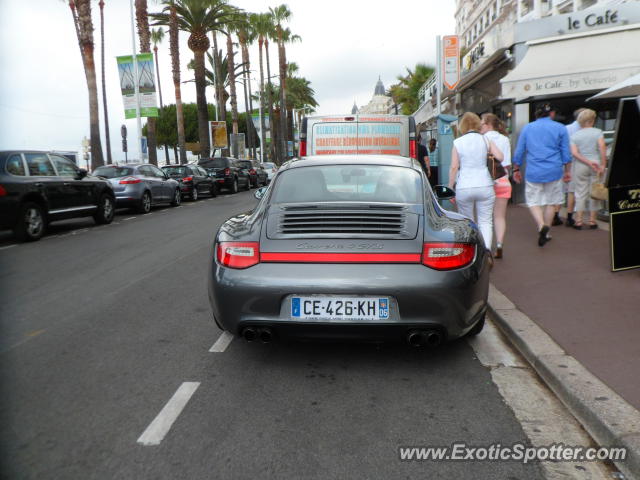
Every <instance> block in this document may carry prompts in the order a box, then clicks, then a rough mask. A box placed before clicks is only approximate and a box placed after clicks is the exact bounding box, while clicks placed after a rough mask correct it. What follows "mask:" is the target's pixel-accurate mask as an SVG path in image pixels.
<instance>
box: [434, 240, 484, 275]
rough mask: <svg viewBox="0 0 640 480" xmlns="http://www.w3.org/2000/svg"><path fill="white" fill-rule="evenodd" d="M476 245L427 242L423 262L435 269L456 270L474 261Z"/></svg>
mask: <svg viewBox="0 0 640 480" xmlns="http://www.w3.org/2000/svg"><path fill="white" fill-rule="evenodd" d="M475 256H476V246H475V245H473V244H470V243H425V244H424V245H423V247H422V264H423V265H426V266H427V267H430V268H433V269H435V270H454V269H456V268H462V267H466V266H467V265H469V264H470V263H471V262H473V259H474V258H475Z"/></svg>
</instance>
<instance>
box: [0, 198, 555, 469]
mask: <svg viewBox="0 0 640 480" xmlns="http://www.w3.org/2000/svg"><path fill="white" fill-rule="evenodd" d="M252 193H253V192H243V193H240V194H237V195H234V196H223V197H218V198H215V199H207V200H202V201H199V202H196V203H185V204H184V205H183V206H181V207H179V208H162V209H155V210H154V211H153V213H152V214H150V215H133V214H131V213H129V212H126V211H125V212H120V213H119V215H118V216H117V217H116V220H115V223H114V224H112V225H108V226H102V227H96V226H94V225H93V222H92V220H74V221H68V222H64V223H63V224H59V225H58V226H55V227H54V228H53V229H52V233H51V234H50V235H48V236H47V237H45V238H44V239H43V240H41V241H40V242H36V243H31V244H20V245H14V242H13V240H12V239H11V237H10V236H8V235H4V234H2V235H0V296H1V298H0V327H1V329H2V331H1V333H2V335H1V339H0V352H1V380H2V383H1V385H2V391H1V395H2V397H1V398H0V400H1V407H0V408H1V418H0V421H1V426H0V428H1V444H0V447H1V451H2V458H0V465H1V467H0V468H1V469H2V470H1V472H2V476H3V478H25V479H30V478H33V479H42V478H60V479H92V478H96V479H114V478H119V479H129V478H131V479H178V478H185V479H205V478H206V479H210V478H233V479H242V478H252V479H253V478H292V479H301V478H318V479H327V478H340V479H346V478H349V479H352V478H353V479H355V478H380V479H394V478H429V479H438V478H446V479H451V478H455V479H479V478H495V479H523V480H524V479H527V480H528V479H536V478H542V477H541V472H540V469H539V466H537V465H535V464H529V465H521V464H519V463H516V462H501V463H496V462H440V463H437V462H406V461H405V462H401V461H400V460H399V456H398V448H399V447H401V446H447V445H449V444H451V443H453V442H456V441H464V442H466V443H467V444H469V445H487V446H488V445H489V444H491V443H494V442H499V443H501V444H502V445H509V444H512V443H514V442H520V441H522V442H526V441H527V438H526V436H525V434H524V433H523V429H522V427H521V425H520V424H519V423H518V420H516V417H515V416H514V414H513V412H512V410H511V409H510V407H509V406H508V405H507V404H506V403H505V402H504V400H503V398H502V397H501V395H500V393H499V391H498V388H497V387H496V385H495V384H494V383H493V382H492V379H491V374H490V371H489V369H488V368H486V367H485V366H483V365H482V364H481V363H480V362H479V361H478V360H477V358H476V355H475V354H474V351H473V350H472V349H471V347H470V346H469V345H468V344H467V343H466V342H465V341H457V342H454V343H451V344H448V345H445V346H443V347H440V348H438V349H436V350H432V351H428V350H413V349H410V348H408V347H407V346H404V345H383V346H376V345H366V344H365V345H359V344H358V345H353V344H300V343H292V344H277V343H276V344H269V345H263V344H247V343H245V342H244V341H241V340H239V339H234V340H233V341H232V342H231V343H230V344H229V345H228V346H227V347H226V349H225V348H224V347H225V346H226V345H225V344H224V343H223V342H224V338H223V340H220V341H219V342H218V343H216V342H217V341H218V339H219V338H220V335H221V332H220V330H218V328H217V327H216V326H215V324H214V323H213V321H212V319H211V315H210V310H209V304H208V300H207V294H206V271H207V263H208V261H209V256H210V255H211V247H212V242H213V235H214V232H215V231H216V229H217V227H218V226H219V225H220V223H221V222H223V221H224V220H225V219H226V218H227V217H229V216H230V215H232V214H235V213H238V212H241V211H245V210H248V209H250V208H252V207H253V205H255V202H256V201H255V200H254V198H253V195H252ZM214 344H216V345H217V350H223V351H220V352H211V351H210V350H211V349H212V346H213V345H214ZM170 399H173V400H172V401H170ZM180 400H182V403H180ZM160 412H163V413H162V414H161V417H162V418H163V419H164V423H162V422H160V423H157V422H155V423H154V419H156V416H158V415H159V414H160ZM171 413H173V414H174V415H173V416H171ZM168 419H173V420H175V421H174V423H172V424H170V420H168ZM168 423H169V424H170V425H168ZM169 426H170V428H168V427H169ZM145 443H146V444H145ZM149 443H151V444H149Z"/></svg>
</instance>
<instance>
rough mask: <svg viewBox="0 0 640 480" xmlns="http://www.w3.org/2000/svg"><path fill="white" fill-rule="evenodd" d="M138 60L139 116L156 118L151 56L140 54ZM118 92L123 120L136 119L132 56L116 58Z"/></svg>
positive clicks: (156, 110)
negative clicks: (119, 91)
mask: <svg viewBox="0 0 640 480" xmlns="http://www.w3.org/2000/svg"><path fill="white" fill-rule="evenodd" d="M136 57H137V58H138V89H139V92H140V94H139V96H140V116H141V117H157V116H158V104H157V102H156V83H155V76H154V69H153V68H154V67H153V54H152V53H140V54H138V55H136ZM116 61H117V62H118V74H119V76H120V90H121V91H122V99H123V101H124V114H125V118H136V94H135V84H134V78H135V73H134V68H133V55H124V56H121V57H116Z"/></svg>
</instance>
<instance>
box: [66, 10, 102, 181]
mask: <svg viewBox="0 0 640 480" xmlns="http://www.w3.org/2000/svg"><path fill="white" fill-rule="evenodd" d="M69 8H70V9H71V15H72V16H73V24H74V26H75V29H76V37H77V38H78V45H79V46H80V54H81V56H82V65H83V66H84V74H85V78H86V80H87V89H88V91H89V132H90V137H91V170H94V169H96V168H98V167H99V166H101V165H103V164H104V157H103V155H102V142H101V140H100V112H99V110H98V84H97V80H96V64H95V60H94V55H93V54H94V43H93V21H92V20H91V2H90V0H69Z"/></svg>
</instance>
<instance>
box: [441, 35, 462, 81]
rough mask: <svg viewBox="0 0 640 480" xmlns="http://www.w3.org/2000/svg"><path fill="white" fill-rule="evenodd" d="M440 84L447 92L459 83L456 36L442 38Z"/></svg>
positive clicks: (458, 50)
mask: <svg viewBox="0 0 640 480" xmlns="http://www.w3.org/2000/svg"><path fill="white" fill-rule="evenodd" d="M442 63H443V64H442V83H444V86H445V87H447V88H448V89H449V90H453V89H454V88H456V86H457V85H458V83H459V82H460V42H459V40H458V36H457V35H446V36H444V37H442Z"/></svg>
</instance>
